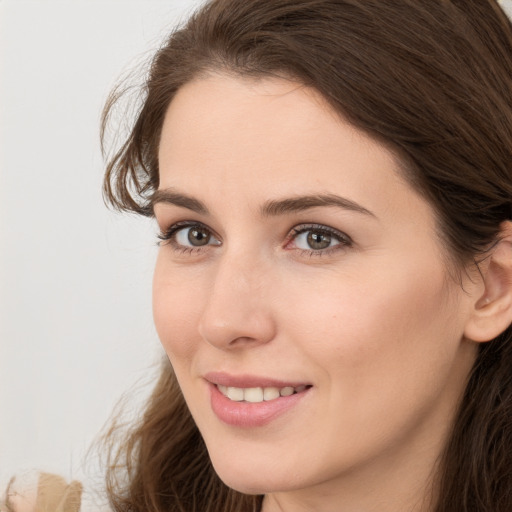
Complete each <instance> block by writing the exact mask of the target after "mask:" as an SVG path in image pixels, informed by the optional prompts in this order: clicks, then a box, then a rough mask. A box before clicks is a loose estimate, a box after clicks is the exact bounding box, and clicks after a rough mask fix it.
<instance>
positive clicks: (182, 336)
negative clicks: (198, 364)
mask: <svg viewBox="0 0 512 512" xmlns="http://www.w3.org/2000/svg"><path fill="white" fill-rule="evenodd" d="M163 259H164V258H163V257H162V255H161V254H160V255H159V256H158V260H157V264H156V267H155V273H154V276H153V319H154V323H155V327H156V330H157V333H158V336H159V338H160V342H161V343H162V345H163V347H164V349H165V351H166V353H167V355H168V356H169V358H170V359H171V362H173V364H174V362H175V361H177V360H180V361H181V360H189V359H190V358H191V357H192V355H193V353H194V351H195V343H194V341H195V339H196V338H197V326H198V321H199V308H200V305H201V293H200V291H201V290H202V289H203V288H202V287H201V286H200V285H199V284H198V283H197V282H194V283H191V281H190V279H187V278H186V277H185V276H183V273H181V276H180V272H179V271H177V270H176V269H169V268H168V265H166V264H165V262H162V260H163Z"/></svg>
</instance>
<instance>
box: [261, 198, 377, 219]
mask: <svg viewBox="0 0 512 512" xmlns="http://www.w3.org/2000/svg"><path fill="white" fill-rule="evenodd" d="M319 206H336V207H338V208H343V209H344V210H350V211H352V212H356V213H361V214H363V215H368V216H370V217H375V218H376V215H375V214H374V213H373V212H371V211H370V210H367V209H366V208H365V207H364V206H361V205H360V204H358V203H356V202H354V201H351V200H350V199H347V198H345V197H341V196H337V195H335V194H325V195H310V196H298V197H290V198H285V199H279V200H271V201H267V202H266V203H265V204H264V205H263V206H262V208H261V213H262V215H264V216H274V215H285V214H287V213H293V212H300V211H304V210H309V209H310V208H317V207H319Z"/></svg>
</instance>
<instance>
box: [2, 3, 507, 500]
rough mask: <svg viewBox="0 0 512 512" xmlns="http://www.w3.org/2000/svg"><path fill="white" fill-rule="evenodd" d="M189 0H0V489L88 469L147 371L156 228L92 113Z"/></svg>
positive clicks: (152, 340) (154, 348)
mask: <svg viewBox="0 0 512 512" xmlns="http://www.w3.org/2000/svg"><path fill="white" fill-rule="evenodd" d="M197 4H198V0H167V1H155V0H144V1H142V0H138V1H129V0H124V1H122V0H117V1H115V0H110V1H106V0H88V1H85V0H82V1H79V0H67V1H64V0H63V1H57V0H39V1H38V0H32V1H28V0H0V66H1V67H0V258H1V260H0V261H1V263H0V492H1V490H2V489H3V488H4V487H5V485H6V483H7V481H8V479H9V477H10V476H11V475H12V474H16V473H18V474H19V473H23V472H26V471H27V470H31V469H39V470H47V471H54V472H58V473H60V474H62V475H63V476H65V477H66V478H79V479H85V480H86V481H87V475H86V473H84V467H83V466H84V465H83V460H84V454H85V452H86V450H87V448H88V446H89V445H90V443H91V442H92V441H93V439H94V438H95V436H96V435H97V433H98V431H99V430H100V428H101V427H102V425H103V424H104V422H105V421H106V420H107V418H108V416H109V414H110V413H111V411H112V409H113V406H114V404H115V402H116V401H117V399H118V398H119V397H120V396H121V394H122V393H123V392H124V391H127V390H129V389H131V388H132V387H133V386H134V384H136V383H137V382H139V384H138V386H139V387H138V388H136V389H141V386H143V384H144V383H146V385H145V387H142V391H141V392H140V393H139V400H140V396H144V393H145V392H147V389H148V384H147V383H151V382H152V380H153V378H154V376H155V375H156V372H157V369H156V362H157V361H158V359H159V357H161V352H160V349H159V346H158V341H157V336H156V334H155V332H154V329H153V326H152V318H151V298H150V295H151V274H152V266H153V261H154V256H155V252H156V251H155V241H156V238H155V228H154V226H153V225H152V223H151V221H149V220H144V219H143V220H141V219H138V218H136V217H133V216H126V215H124V216H120V215H115V214H113V213H111V212H109V211H107V209H106V208H105V207H104V205H103V202H102V198H101V193H100V189H101V181H102V173H103V168H102V159H101V156H100V152H99V143H98V132H99V129H98V127H99V116H100V112H101V108H102V105H103V102H104V100H105V98H106V95H107V93H108V91H109V90H110V89H111V87H112V85H113V84H114V83H115V81H116V79H117V78H118V77H119V76H120V74H121V73H122V72H123V71H126V70H129V69H130V68H133V67H136V64H137V63H138V62H140V61H141V60H142V59H143V58H144V57H145V56H146V57H147V55H148V54H151V52H152V51H153V50H155V49H156V48H157V47H158V45H159V43H160V41H161V40H162V39H163V37H164V36H165V35H166V34H167V33H168V31H169V28H170V27H172V26H173V25H175V24H176V23H177V21H178V20H180V19H181V18H182V17H183V13H189V12H191V10H192V7H193V6H194V5H197ZM504 4H505V5H506V7H507V8H509V9H510V7H511V1H510V0H508V1H507V2H504ZM144 390H146V391H144Z"/></svg>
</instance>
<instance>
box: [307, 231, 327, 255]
mask: <svg viewBox="0 0 512 512" xmlns="http://www.w3.org/2000/svg"><path fill="white" fill-rule="evenodd" d="M307 233H308V234H307V244H308V246H309V247H310V248H311V249H313V250H315V251H318V250H320V249H327V247H330V245H331V240H332V237H331V235H330V234H329V233H325V232H322V231H308V232H307Z"/></svg>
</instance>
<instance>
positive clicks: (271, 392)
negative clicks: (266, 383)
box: [263, 388, 281, 402]
mask: <svg viewBox="0 0 512 512" xmlns="http://www.w3.org/2000/svg"><path fill="white" fill-rule="evenodd" d="M280 396H281V395H280V393H279V388H265V389H264V390H263V400H266V401H267V402H268V401H269V400H275V399H276V398H279V397H280Z"/></svg>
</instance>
